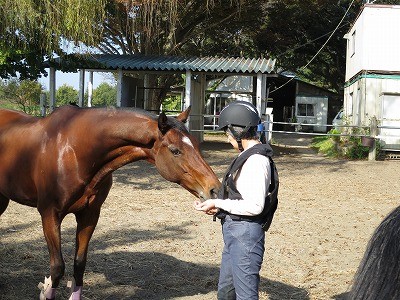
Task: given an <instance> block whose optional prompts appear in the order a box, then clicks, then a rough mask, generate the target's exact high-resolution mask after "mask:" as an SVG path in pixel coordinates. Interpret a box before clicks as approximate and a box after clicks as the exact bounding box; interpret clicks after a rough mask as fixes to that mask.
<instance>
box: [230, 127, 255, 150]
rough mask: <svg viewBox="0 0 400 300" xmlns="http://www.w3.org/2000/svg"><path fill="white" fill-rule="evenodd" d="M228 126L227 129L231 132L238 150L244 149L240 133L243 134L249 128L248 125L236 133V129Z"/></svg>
mask: <svg viewBox="0 0 400 300" xmlns="http://www.w3.org/2000/svg"><path fill="white" fill-rule="evenodd" d="M228 128H229V131H230V132H231V133H232V134H233V136H234V138H235V140H236V142H237V144H238V148H239V151H240V152H242V151H243V150H244V148H243V145H242V135H243V134H245V133H246V132H247V131H248V130H249V128H250V126H249V125H247V126H246V127H245V128H244V129H243V131H242V134H239V133H237V132H236V130H235V129H233V126H232V125H228Z"/></svg>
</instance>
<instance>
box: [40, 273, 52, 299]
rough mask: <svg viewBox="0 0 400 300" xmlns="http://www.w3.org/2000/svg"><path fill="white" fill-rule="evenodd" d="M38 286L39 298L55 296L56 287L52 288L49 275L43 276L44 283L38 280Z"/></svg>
mask: <svg viewBox="0 0 400 300" xmlns="http://www.w3.org/2000/svg"><path fill="white" fill-rule="evenodd" d="M38 288H39V289H40V295H39V300H53V299H55V297H56V289H53V288H52V281H51V276H49V277H46V276H45V277H44V283H43V282H39V284H38Z"/></svg>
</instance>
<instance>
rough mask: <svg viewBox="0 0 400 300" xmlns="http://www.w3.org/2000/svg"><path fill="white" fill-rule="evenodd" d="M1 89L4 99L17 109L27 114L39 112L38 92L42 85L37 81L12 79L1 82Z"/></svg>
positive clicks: (40, 91)
mask: <svg viewBox="0 0 400 300" xmlns="http://www.w3.org/2000/svg"><path fill="white" fill-rule="evenodd" d="M1 89H2V94H3V97H4V99H5V100H7V101H8V102H10V103H12V104H13V105H14V106H15V107H16V108H17V109H20V110H22V111H24V112H25V113H28V114H33V115H39V114H40V107H39V104H40V94H41V93H42V91H43V87H42V86H41V84H40V83H38V82H37V81H32V80H22V81H20V80H17V79H12V80H9V81H7V82H5V83H4V82H3V84H2V86H1Z"/></svg>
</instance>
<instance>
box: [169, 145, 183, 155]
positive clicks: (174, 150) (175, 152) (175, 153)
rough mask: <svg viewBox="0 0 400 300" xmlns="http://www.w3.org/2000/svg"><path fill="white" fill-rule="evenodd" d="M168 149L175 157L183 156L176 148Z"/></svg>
mask: <svg viewBox="0 0 400 300" xmlns="http://www.w3.org/2000/svg"><path fill="white" fill-rule="evenodd" d="M168 149H169V151H171V153H172V154H173V155H174V156H179V155H181V151H180V150H179V149H178V148H176V147H168Z"/></svg>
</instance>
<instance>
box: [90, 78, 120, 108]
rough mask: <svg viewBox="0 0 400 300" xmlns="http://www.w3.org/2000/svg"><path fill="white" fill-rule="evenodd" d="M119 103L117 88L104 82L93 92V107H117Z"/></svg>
mask: <svg viewBox="0 0 400 300" xmlns="http://www.w3.org/2000/svg"><path fill="white" fill-rule="evenodd" d="M116 101H117V88H116V87H115V86H112V85H111V84H108V83H106V82H103V83H101V84H99V86H98V87H97V88H95V89H94V90H93V100H92V106H115V105H116Z"/></svg>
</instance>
